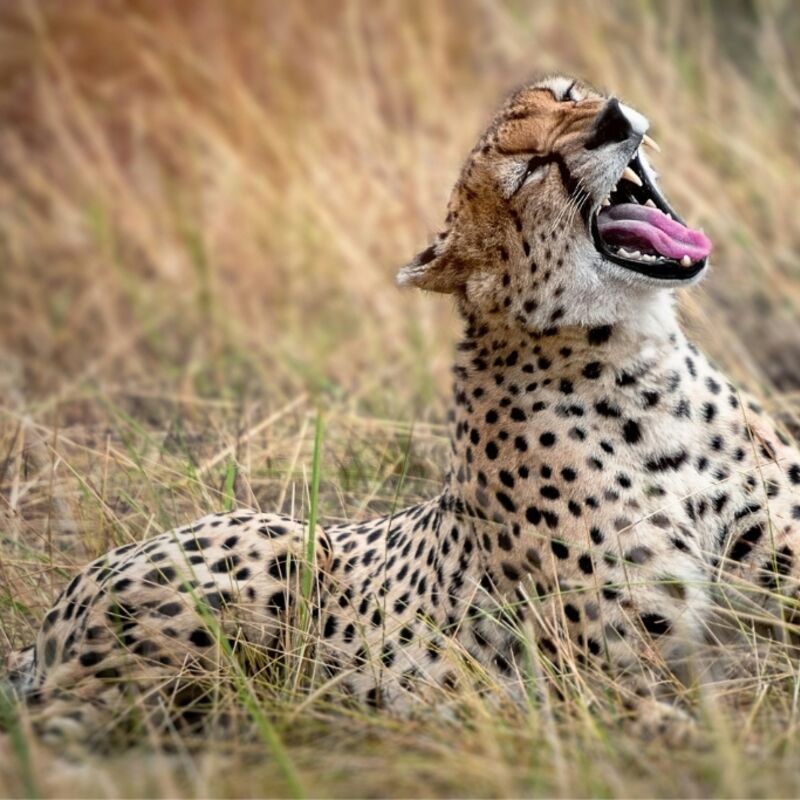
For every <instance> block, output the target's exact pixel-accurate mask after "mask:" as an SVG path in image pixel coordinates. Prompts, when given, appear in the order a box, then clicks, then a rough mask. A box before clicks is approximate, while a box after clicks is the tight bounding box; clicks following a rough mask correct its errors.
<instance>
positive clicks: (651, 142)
mask: <svg viewBox="0 0 800 800" xmlns="http://www.w3.org/2000/svg"><path fill="white" fill-rule="evenodd" d="M642 144H643V145H644V146H645V147H649V148H650V149H651V150H655V151H656V153H660V152H661V148H660V147H659V146H658V142H656V140H655V139H653V138H652V137H650V136H648V135H647V134H645V135H644V136H642Z"/></svg>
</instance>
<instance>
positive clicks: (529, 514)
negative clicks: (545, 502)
mask: <svg viewBox="0 0 800 800" xmlns="http://www.w3.org/2000/svg"><path fill="white" fill-rule="evenodd" d="M525 518H526V519H527V520H528V522H530V523H531V525H538V524H539V523H540V522H541V521H542V512H541V511H539V509H538V508H536V506H528V509H527V510H526V511H525Z"/></svg>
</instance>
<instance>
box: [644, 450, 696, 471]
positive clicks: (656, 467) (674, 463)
mask: <svg viewBox="0 0 800 800" xmlns="http://www.w3.org/2000/svg"><path fill="white" fill-rule="evenodd" d="M687 458H688V456H687V454H686V451H685V450H679V451H678V452H677V453H673V454H671V455H663V456H658V457H657V458H651V459H650V460H649V461H647V462H645V468H646V469H647V470H648V471H649V472H666V471H667V470H673V471H677V470H678V469H680V468H681V466H682V465H683V463H684V462H685V461H686V459H687Z"/></svg>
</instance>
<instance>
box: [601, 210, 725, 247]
mask: <svg viewBox="0 0 800 800" xmlns="http://www.w3.org/2000/svg"><path fill="white" fill-rule="evenodd" d="M597 228H598V230H599V232H600V235H601V236H602V237H603V241H604V242H605V243H606V244H611V245H616V246H617V247H625V248H627V249H628V250H640V251H641V252H643V253H648V254H651V255H652V254H656V255H661V256H665V257H666V258H673V259H675V260H676V261H680V260H681V259H682V258H683V257H684V256H689V258H690V259H691V260H692V261H699V260H700V259H701V258H705V257H706V256H707V255H708V254H709V253H710V252H711V240H710V239H709V238H708V236H706V235H705V234H704V233H703V232H702V231H695V230H692V229H691V228H687V227H686V226H685V225H681V223H680V222H676V221H675V220H674V219H671V218H670V217H668V216H667V215H666V214H664V213H662V212H661V211H659V210H658V209H657V208H651V207H650V206H640V205H638V204H637V203H622V204H620V205H618V206H607V207H606V208H604V209H603V210H602V211H601V212H600V214H599V215H598V217H597Z"/></svg>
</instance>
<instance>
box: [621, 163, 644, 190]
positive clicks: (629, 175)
mask: <svg viewBox="0 0 800 800" xmlns="http://www.w3.org/2000/svg"><path fill="white" fill-rule="evenodd" d="M622 177H623V178H625V180H628V181H630V182H631V183H635V184H636V185H637V186H641V185H642V179H641V178H640V177H639V176H638V175H637V174H636V173H635V172H634V171H633V170H632V169H631V168H630V167H625V172H623V173H622Z"/></svg>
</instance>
